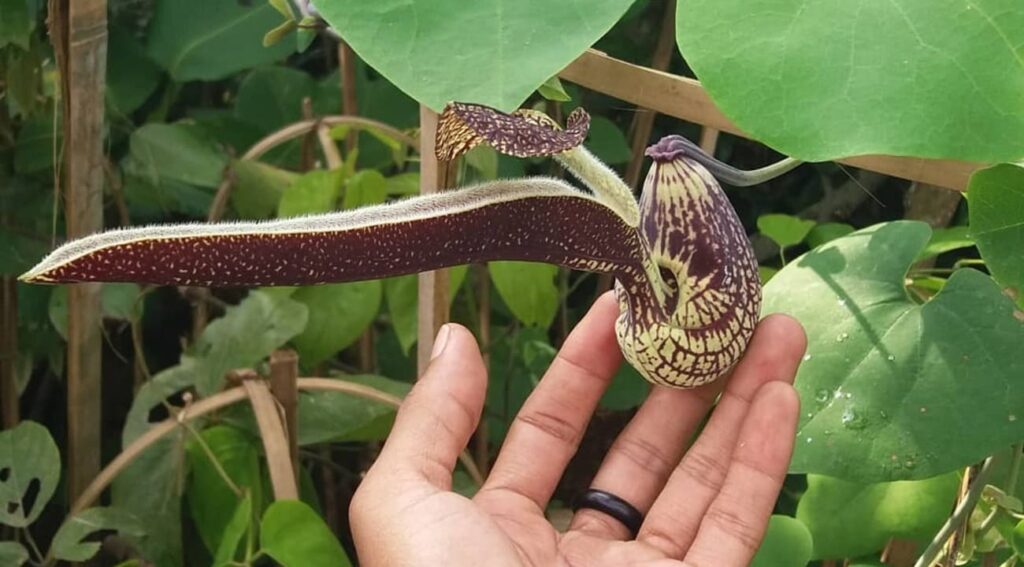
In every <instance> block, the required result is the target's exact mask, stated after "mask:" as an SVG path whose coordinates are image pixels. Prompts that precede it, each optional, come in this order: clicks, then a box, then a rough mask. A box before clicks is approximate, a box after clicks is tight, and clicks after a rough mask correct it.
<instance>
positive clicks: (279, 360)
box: [270, 350, 299, 481]
mask: <svg viewBox="0 0 1024 567" xmlns="http://www.w3.org/2000/svg"><path fill="white" fill-rule="evenodd" d="M298 379H299V357H298V355H297V354H295V351H293V350H275V351H274V352H272V353H271V354H270V391H271V392H272V393H273V394H274V397H275V398H276V399H277V401H278V402H279V403H280V404H281V408H282V409H283V410H284V423H285V429H286V431H287V434H288V452H289V453H290V454H291V457H292V468H293V469H294V470H295V472H296V474H297V473H298V471H299V382H298ZM296 481H298V478H296Z"/></svg>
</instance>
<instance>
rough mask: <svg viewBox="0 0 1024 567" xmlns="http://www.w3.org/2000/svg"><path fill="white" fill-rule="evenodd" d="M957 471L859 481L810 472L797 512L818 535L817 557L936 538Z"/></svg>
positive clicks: (952, 494) (951, 500)
mask: <svg viewBox="0 0 1024 567" xmlns="http://www.w3.org/2000/svg"><path fill="white" fill-rule="evenodd" d="M959 482H960V480H959V476H958V475H957V473H950V474H946V475H942V476H938V477H933V478H929V479H926V480H918V481H902V482H884V483H880V484H857V483H853V482H847V481H844V480H839V479H835V478H830V477H825V476H819V475H808V476H807V492H805V493H804V495H803V497H801V498H800V503H799V505H798V506H797V510H796V517H797V519H798V520H800V521H801V522H803V524H804V525H806V526H807V529H809V530H810V532H811V535H812V536H813V538H814V558H815V559H839V558H842V557H856V556H860V555H866V554H868V553H872V552H875V551H879V550H881V549H882V548H883V547H885V544H886V543H887V542H888V541H889V540H890V539H891V538H902V539H927V538H931V537H932V536H933V535H935V533H936V532H937V531H938V530H939V528H940V527H941V526H942V524H943V522H945V520H946V518H947V517H948V516H949V513H950V510H952V508H953V503H954V502H955V501H956V495H957V487H958V486H959Z"/></svg>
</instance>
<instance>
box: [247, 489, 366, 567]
mask: <svg viewBox="0 0 1024 567" xmlns="http://www.w3.org/2000/svg"><path fill="white" fill-rule="evenodd" d="M260 545H261V546H262V549H261V551H263V552H264V553H266V554H267V555H269V556H270V557H272V558H273V559H274V561H277V562H278V563H280V564H281V566H282V567H306V566H307V565H325V566H326V565H330V566H332V567H346V566H349V565H351V564H352V563H351V562H350V561H349V559H348V556H347V555H345V550H344V549H342V548H341V544H339V543H338V540H337V539H335V537H334V534H333V533H331V530H330V528H328V527H327V524H325V523H324V521H323V520H322V519H320V516H318V515H317V514H316V512H314V511H313V509H312V508H310V507H309V506H308V505H306V504H304V503H302V502H298V501H295V500H281V501H278V502H274V503H273V504H271V505H270V507H269V508H267V511H266V513H264V514H263V521H262V522H261V523H260Z"/></svg>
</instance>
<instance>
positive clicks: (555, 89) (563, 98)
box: [537, 75, 572, 102]
mask: <svg viewBox="0 0 1024 567" xmlns="http://www.w3.org/2000/svg"><path fill="white" fill-rule="evenodd" d="M537 92H538V93H540V96H542V97H544V98H546V99H548V100H553V101H556V102H567V101H570V100H572V97H571V96H569V93H567V92H565V88H564V87H563V86H562V81H560V80H559V79H558V75H552V76H551V78H550V79H548V80H546V81H544V84H542V85H541V86H539V87H537Z"/></svg>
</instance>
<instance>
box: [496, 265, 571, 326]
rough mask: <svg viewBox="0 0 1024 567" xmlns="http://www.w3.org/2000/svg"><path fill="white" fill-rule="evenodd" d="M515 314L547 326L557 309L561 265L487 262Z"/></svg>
mask: <svg viewBox="0 0 1024 567" xmlns="http://www.w3.org/2000/svg"><path fill="white" fill-rule="evenodd" d="M487 267H488V270H489V271H490V274H491V280H492V281H493V282H494V288H495V289H496V290H497V291H498V295H500V296H501V298H502V300H504V301H505V304H506V305H508V308H509V309H510V310H511V311H512V314H513V315H515V316H516V319H519V320H520V321H522V322H523V324H524V325H527V326H531V325H536V326H539V327H541V328H544V329H546V328H548V327H549V326H551V323H552V322H553V321H554V320H555V314H556V313H557V312H558V287H557V286H556V285H555V276H557V275H558V267H557V266H552V265H550V264H539V263H536V262H491V263H489V264H488V265H487Z"/></svg>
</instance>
